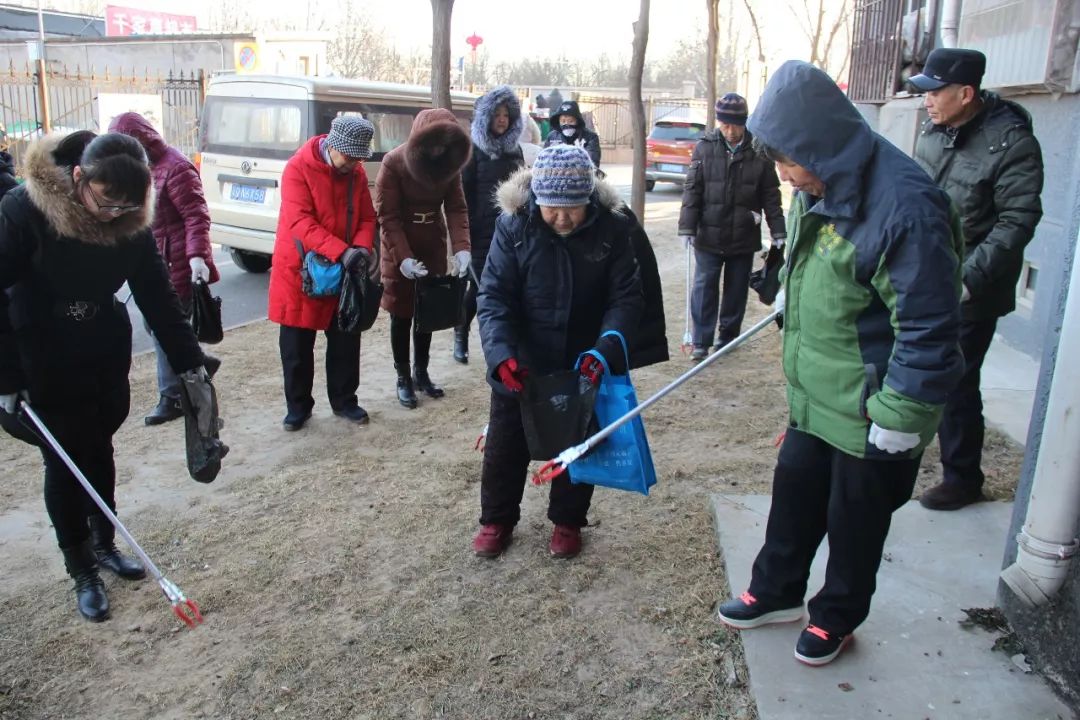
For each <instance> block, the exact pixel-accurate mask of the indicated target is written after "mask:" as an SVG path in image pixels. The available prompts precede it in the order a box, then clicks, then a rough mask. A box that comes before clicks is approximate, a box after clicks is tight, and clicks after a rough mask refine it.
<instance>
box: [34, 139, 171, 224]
mask: <svg viewBox="0 0 1080 720" xmlns="http://www.w3.org/2000/svg"><path fill="white" fill-rule="evenodd" d="M63 138H64V136H63V135H62V134H59V133H57V134H53V135H47V136H46V137H44V138H42V139H41V140H39V141H38V142H36V143H34V144H33V145H31V146H30V148H29V149H28V150H27V151H26V158H25V160H24V161H23V167H24V172H25V175H26V191H27V193H28V194H29V197H30V202H32V203H33V204H34V206H35V207H36V208H37V209H38V210H40V211H41V213H42V215H44V216H45V219H46V220H47V221H48V222H49V224H50V225H51V226H52V227H53V229H54V230H55V231H56V234H57V235H60V236H61V237H65V238H70V239H72V240H80V241H82V242H84V243H87V244H90V245H114V244H116V242H117V241H119V240H121V239H123V238H128V237H131V236H132V235H135V234H136V233H138V232H140V231H142V230H148V229H149V228H150V224H151V223H152V222H153V219H154V211H153V208H154V186H153V184H152V183H151V184H150V185H149V186H148V187H147V190H146V202H145V203H143V207H142V209H141V210H138V211H136V212H132V213H128V214H127V215H121V216H120V217H118V218H116V219H115V220H113V221H112V222H108V223H103V222H101V221H100V220H98V219H97V218H95V217H94V216H93V215H92V214H91V213H90V211H89V210H87V209H86V206H85V205H83V204H82V202H81V201H80V200H79V198H78V195H77V193H76V190H75V181H74V180H73V179H72V176H71V168H70V167H66V166H63V165H58V164H57V163H56V160H55V158H54V157H53V152H54V151H55V150H56V148H57V146H58V145H59V144H60V141H61V140H63Z"/></svg>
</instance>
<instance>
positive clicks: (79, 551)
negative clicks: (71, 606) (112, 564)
mask: <svg viewBox="0 0 1080 720" xmlns="http://www.w3.org/2000/svg"><path fill="white" fill-rule="evenodd" d="M61 552H62V553H63V554H64V566H65V567H66V568H67V572H68V575H70V576H71V579H72V580H74V581H75V604H76V606H77V607H78V608H79V614H80V615H82V616H83V617H84V618H86V619H87V620H89V621H90V622H102V621H104V620H108V619H109V596H108V595H106V594H105V583H103V582H102V581H101V576H100V575H98V571H97V564H96V563H95V561H94V553H93V550H91V548H90V543H89V542H83V543H81V544H79V545H76V546H75V547H71V548H64V549H62V550H61Z"/></svg>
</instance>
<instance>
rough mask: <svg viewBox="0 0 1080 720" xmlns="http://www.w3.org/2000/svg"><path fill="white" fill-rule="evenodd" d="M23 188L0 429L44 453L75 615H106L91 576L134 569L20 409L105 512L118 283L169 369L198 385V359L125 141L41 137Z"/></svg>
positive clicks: (125, 337) (111, 473) (2, 279)
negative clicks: (30, 414)
mask: <svg viewBox="0 0 1080 720" xmlns="http://www.w3.org/2000/svg"><path fill="white" fill-rule="evenodd" d="M25 175H26V182H25V184H24V185H21V186H19V187H17V188H15V189H13V190H11V191H10V192H9V193H8V194H7V195H6V196H5V197H4V199H3V202H2V203H0V289H3V290H4V291H5V292H4V293H3V294H0V425H2V426H3V427H4V429H5V430H7V431H8V432H9V433H10V434H11V435H13V436H15V437H17V438H19V439H21V440H25V441H27V442H31V443H33V444H35V445H38V446H39V447H41V453H42V456H43V457H44V460H45V507H46V509H47V510H48V513H49V519H50V521H51V522H52V525H53V528H54V529H55V532H56V539H57V542H58V544H59V546H60V550H61V552H62V553H63V554H64V561H65V565H66V567H67V571H68V573H69V574H70V575H71V577H72V578H73V579H74V580H75V593H76V598H77V603H78V609H79V612H80V613H82V615H83V616H84V617H86V618H87V619H89V620H93V621H95V622H98V621H101V620H105V619H106V618H107V617H108V614H109V601H108V597H107V596H106V595H105V589H104V585H103V584H102V582H101V578H100V577H99V575H98V572H97V565H98V564H100V565H101V566H103V567H105V568H106V569H108V570H110V571H112V572H114V573H116V574H117V575H119V576H121V577H123V578H129V579H137V578H141V577H143V576H144V574H145V571H144V569H143V568H142V566H141V565H140V564H139V563H138V562H136V561H135V560H133V559H131V558H128V557H125V556H124V555H121V554H120V553H119V552H118V551H117V549H116V545H115V543H114V528H113V526H112V524H111V523H110V522H109V521H108V519H107V518H106V517H105V516H104V515H103V514H101V512H100V510H99V509H98V508H97V506H96V505H95V504H94V503H93V501H92V500H91V499H90V498H89V496H88V495H87V494H86V493H85V492H84V491H83V489H82V487H81V486H80V485H79V484H78V481H77V480H76V478H75V477H74V475H72V474H71V472H70V471H69V470H68V468H67V466H65V465H64V463H63V462H62V461H61V460H60V458H59V457H58V456H57V455H55V454H54V453H53V452H52V451H51V450H49V449H47V448H46V447H44V446H43V445H42V443H41V441H40V440H39V439H38V438H37V437H36V436H35V434H34V432H33V431H31V430H30V429H29V425H28V424H26V421H24V420H23V419H22V418H20V417H19V414H18V413H19V410H18V408H19V404H20V402H27V403H29V404H31V405H32V406H33V408H34V410H35V411H36V412H37V414H38V415H39V416H40V417H41V418H42V420H43V421H44V423H45V424H46V426H48V428H49V429H50V430H51V432H52V433H53V435H55V436H56V439H57V440H58V441H59V443H60V444H61V446H63V448H64V449H65V450H66V451H67V453H68V454H69V455H70V456H71V458H72V460H74V462H75V464H76V465H77V466H78V467H79V468H80V469H81V470H82V471H83V473H84V474H85V475H86V476H87V478H88V479H89V481H90V483H91V485H93V487H94V489H95V490H96V491H97V493H98V494H99V495H100V496H101V498H102V499H103V500H104V501H105V502H106V504H108V506H109V507H110V509H112V510H113V511H114V512H115V509H116V500H115V495H114V490H115V486H116V467H115V465H114V462H113V445H112V436H113V434H114V433H115V432H116V431H117V429H119V427H120V425H121V423H122V422H123V421H124V418H126V417H127V414H128V405H129V401H130V391H129V386H128V371H129V370H130V367H131V321H130V320H129V319H128V313H127V309H126V308H125V306H124V304H123V303H121V302H120V301H119V300H117V299H116V296H115V293H116V292H117V291H118V290H119V289H120V286H121V285H123V284H124V283H125V282H126V283H127V284H128V287H129V288H130V289H131V294H132V297H133V298H134V300H135V302H136V303H137V304H138V306H139V309H140V310H141V311H142V314H143V316H144V317H145V318H146V321H147V323H148V324H149V325H150V328H151V330H152V331H153V333H154V336H155V337H157V338H158V339H159V340H160V342H161V345H162V347H163V348H164V349H165V353H166V355H167V356H168V358H169V363H170V364H171V365H172V367H173V368H175V369H176V371H177V372H178V373H181V374H183V375H184V377H185V378H186V379H191V380H196V379H197V380H198V381H205V380H206V373H205V370H204V369H203V367H202V365H203V362H204V356H203V353H202V350H201V349H200V348H199V344H198V342H197V341H196V339H195V335H194V333H193V332H192V330H191V326H190V325H189V324H188V322H187V321H186V320H185V318H184V314H183V312H182V311H181V309H180V304H179V301H178V300H177V297H176V293H175V291H174V290H173V289H172V284H171V283H170V282H169V278H168V275H167V274H166V269H165V265H164V263H163V261H162V259H161V255H160V254H158V250H157V246H156V244H155V242H154V237H153V235H152V234H151V233H150V219H151V215H152V210H151V208H152V207H153V187H152V185H151V182H150V168H149V165H148V163H147V159H146V154H145V153H144V151H143V149H142V147H141V146H140V145H139V143H138V141H136V140H135V139H134V138H131V137H128V136H125V135H118V134H107V135H102V136H100V137H97V136H95V135H94V133H91V132H77V133H73V134H71V135H67V136H62V137H61V136H48V137H45V138H43V139H42V140H40V141H38V142H37V143H35V144H34V145H33V146H32V147H31V148H30V149H29V150H28V152H27V154H26V160H25Z"/></svg>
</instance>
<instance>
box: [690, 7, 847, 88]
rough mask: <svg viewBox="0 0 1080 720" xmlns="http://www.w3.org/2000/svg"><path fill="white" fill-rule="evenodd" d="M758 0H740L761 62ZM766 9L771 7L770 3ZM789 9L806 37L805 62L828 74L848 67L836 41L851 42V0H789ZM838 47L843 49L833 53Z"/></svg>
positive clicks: (838, 72)
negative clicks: (751, 28) (752, 30)
mask: <svg viewBox="0 0 1080 720" xmlns="http://www.w3.org/2000/svg"><path fill="white" fill-rule="evenodd" d="M708 1H710V2H711V0H708ZM758 2H761V0H743V7H745V8H746V12H747V13H748V14H749V15H750V23H751V25H752V26H753V29H754V37H755V38H756V39H757V44H758V59H759V60H760V61H762V62H764V59H765V51H764V48H763V45H762V42H761V26H760V25H759V24H758V15H757V14H756V13H755V11H754V8H755V5H756V4H757V3H758ZM769 9H770V10H772V9H773V8H772V6H770V7H769ZM788 9H789V10H790V11H791V14H792V16H793V17H795V18H796V19H797V20H798V21H799V26H800V29H801V30H802V33H803V35H804V36H805V37H806V41H807V44H808V48H807V53H806V55H807V61H808V62H810V63H812V64H813V65H817V66H818V67H819V68H821V69H822V70H824V71H825V72H827V73H829V74H831V75H834V76H837V75H840V74H842V73H843V71H844V70H845V69H846V67H847V55H848V53H847V52H846V48H841V47H840V45H839V43H840V42H846V43H847V44H849V45H850V38H851V35H850V33H851V27H850V25H851V0H788ZM840 49H843V50H845V51H844V52H839V53H838V52H836V51H837V50H840ZM835 60H840V61H841V64H840V66H839V68H834V67H833V62H834V61H835Z"/></svg>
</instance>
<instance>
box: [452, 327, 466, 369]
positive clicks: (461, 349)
mask: <svg viewBox="0 0 1080 720" xmlns="http://www.w3.org/2000/svg"><path fill="white" fill-rule="evenodd" d="M454 360H456V361H457V362H459V363H461V364H462V365H468V364H469V329H468V328H464V329H462V328H454Z"/></svg>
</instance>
